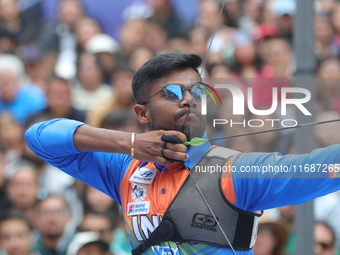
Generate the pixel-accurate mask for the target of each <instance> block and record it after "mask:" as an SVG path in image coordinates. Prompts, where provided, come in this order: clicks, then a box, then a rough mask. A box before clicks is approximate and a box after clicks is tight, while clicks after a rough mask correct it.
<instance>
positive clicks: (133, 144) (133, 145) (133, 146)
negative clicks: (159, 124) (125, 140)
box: [131, 133, 136, 157]
mask: <svg viewBox="0 0 340 255" xmlns="http://www.w3.org/2000/svg"><path fill="white" fill-rule="evenodd" d="M135 136H136V133H132V134H131V157H134V156H135Z"/></svg>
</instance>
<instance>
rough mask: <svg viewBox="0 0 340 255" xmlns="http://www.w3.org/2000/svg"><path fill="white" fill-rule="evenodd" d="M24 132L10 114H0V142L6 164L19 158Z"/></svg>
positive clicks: (23, 141)
mask: <svg viewBox="0 0 340 255" xmlns="http://www.w3.org/2000/svg"><path fill="white" fill-rule="evenodd" d="M23 136H24V130H23V127H22V126H21V125H19V123H18V122H17V121H16V120H15V119H14V117H13V115H11V114H10V113H1V114H0V140H1V141H2V143H3V145H4V147H5V154H4V156H5V157H4V160H5V161H6V162H7V163H10V162H12V161H13V160H16V159H17V158H19V157H21V154H22V151H23V148H24V146H25V140H24V137H23Z"/></svg>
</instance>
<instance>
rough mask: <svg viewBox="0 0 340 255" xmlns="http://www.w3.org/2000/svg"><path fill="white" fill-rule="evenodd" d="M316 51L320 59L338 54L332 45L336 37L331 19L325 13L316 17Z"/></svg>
mask: <svg viewBox="0 0 340 255" xmlns="http://www.w3.org/2000/svg"><path fill="white" fill-rule="evenodd" d="M314 34H315V53H316V55H317V57H318V58H319V59H323V58H326V57H330V56H332V55H336V48H335V47H334V45H332V39H333V37H334V33H333V29H332V26H331V23H330V20H329V19H328V18H327V17H326V16H324V15H317V16H315V18H314Z"/></svg>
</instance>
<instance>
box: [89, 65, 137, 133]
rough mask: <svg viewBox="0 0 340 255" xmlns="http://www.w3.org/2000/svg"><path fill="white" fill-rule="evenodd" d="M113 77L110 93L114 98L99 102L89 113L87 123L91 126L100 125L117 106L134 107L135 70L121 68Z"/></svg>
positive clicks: (121, 107)
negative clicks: (133, 85)
mask: <svg viewBox="0 0 340 255" xmlns="http://www.w3.org/2000/svg"><path fill="white" fill-rule="evenodd" d="M111 77H112V78H111V86H112V90H111V92H110V95H112V99H111V100H110V101H107V102H102V103H101V104H98V105H97V106H96V107H93V108H92V110H91V111H90V112H89V113H88V115H87V123H89V124H90V125H91V126H95V127H100V124H101V123H102V121H103V118H104V117H105V116H106V115H107V114H108V113H109V112H110V111H111V110H114V109H117V108H120V109H128V110H132V109H133V106H134V99H133V95H132V88H131V83H132V77H133V71H132V70H131V69H124V68H119V69H116V70H115V71H114V72H113V73H112V76H111Z"/></svg>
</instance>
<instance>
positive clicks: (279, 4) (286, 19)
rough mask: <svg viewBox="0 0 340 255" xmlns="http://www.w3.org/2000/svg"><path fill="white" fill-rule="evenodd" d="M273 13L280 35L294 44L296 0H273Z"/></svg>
mask: <svg viewBox="0 0 340 255" xmlns="http://www.w3.org/2000/svg"><path fill="white" fill-rule="evenodd" d="M271 7H272V13H273V14H274V16H275V24H276V25H277V27H278V28H279V30H280V36H281V37H283V38H285V39H286V40H287V41H288V42H289V43H290V45H293V25H294V15H295V11H296V0H273V1H272V6H271Z"/></svg>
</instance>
